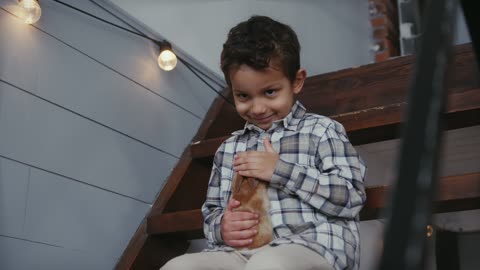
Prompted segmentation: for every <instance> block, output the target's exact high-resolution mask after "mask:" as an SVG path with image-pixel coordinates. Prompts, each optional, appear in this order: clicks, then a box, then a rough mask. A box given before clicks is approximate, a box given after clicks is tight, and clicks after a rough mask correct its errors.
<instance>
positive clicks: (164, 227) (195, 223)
mask: <svg viewBox="0 0 480 270" xmlns="http://www.w3.org/2000/svg"><path fill="white" fill-rule="evenodd" d="M147 220H148V221H147V233H149V234H163V233H173V232H186V231H196V230H202V228H203V216H202V212H201V211H200V209H194V210H184V211H179V212H173V213H166V214H160V215H153V216H150V217H148V219H147Z"/></svg>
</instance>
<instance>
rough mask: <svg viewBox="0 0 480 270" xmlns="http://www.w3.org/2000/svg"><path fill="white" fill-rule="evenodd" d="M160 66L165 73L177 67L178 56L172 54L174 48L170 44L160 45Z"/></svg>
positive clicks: (163, 43)
mask: <svg viewBox="0 0 480 270" xmlns="http://www.w3.org/2000/svg"><path fill="white" fill-rule="evenodd" d="M158 65H159V66H160V68H161V69H163V70H165V71H170V70H172V69H174V68H175V66H176V65H177V56H176V55H175V53H173V52H172V46H171V45H170V43H168V42H162V43H160V55H159V56H158Z"/></svg>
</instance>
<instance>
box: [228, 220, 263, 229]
mask: <svg viewBox="0 0 480 270" xmlns="http://www.w3.org/2000/svg"><path fill="white" fill-rule="evenodd" d="M257 224H258V220H241V221H233V222H232V223H231V225H230V230H231V231H243V230H248V229H251V228H253V227H255V226H256V225H257Z"/></svg>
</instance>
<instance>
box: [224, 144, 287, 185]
mask: <svg viewBox="0 0 480 270" xmlns="http://www.w3.org/2000/svg"><path fill="white" fill-rule="evenodd" d="M264 145H265V152H260V151H247V152H241V153H238V154H237V155H236V156H235V160H234V161H233V169H234V170H235V171H236V172H238V173H239V174H240V175H242V176H246V177H254V178H257V179H259V180H263V181H266V182H270V179H271V178H272V175H273V172H274V171H275V166H276V165H277V161H278V160H279V159H280V157H279V156H278V154H277V153H276V152H275V150H274V149H273V147H272V144H271V143H270V140H269V139H268V138H265V140H264Z"/></svg>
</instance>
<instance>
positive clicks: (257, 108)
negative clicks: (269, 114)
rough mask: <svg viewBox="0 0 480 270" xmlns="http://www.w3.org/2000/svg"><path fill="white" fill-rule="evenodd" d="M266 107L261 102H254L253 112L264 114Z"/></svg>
mask: <svg viewBox="0 0 480 270" xmlns="http://www.w3.org/2000/svg"><path fill="white" fill-rule="evenodd" d="M266 111H267V110H266V107H265V105H264V104H262V103H261V102H253V104H252V109H251V112H252V114H254V115H262V114H264V113H265V112H266Z"/></svg>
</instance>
